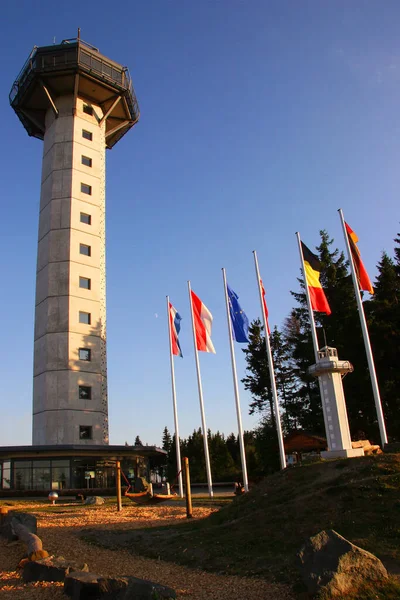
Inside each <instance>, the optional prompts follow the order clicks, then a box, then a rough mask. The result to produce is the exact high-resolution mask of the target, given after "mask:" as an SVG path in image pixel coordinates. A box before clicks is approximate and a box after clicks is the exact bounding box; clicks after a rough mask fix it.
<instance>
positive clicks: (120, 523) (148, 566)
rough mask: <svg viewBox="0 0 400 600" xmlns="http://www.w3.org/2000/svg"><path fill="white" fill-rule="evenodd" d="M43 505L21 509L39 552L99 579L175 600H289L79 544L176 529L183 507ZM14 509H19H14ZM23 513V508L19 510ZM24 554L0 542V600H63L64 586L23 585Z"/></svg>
mask: <svg viewBox="0 0 400 600" xmlns="http://www.w3.org/2000/svg"><path fill="white" fill-rule="evenodd" d="M39 507H40V508H41V509H43V504H38V503H32V504H30V505H29V506H28V505H27V504H26V503H24V505H23V510H24V511H26V512H32V513H34V514H36V516H37V518H38V535H39V536H40V538H41V539H42V541H43V547H44V548H45V549H46V550H47V551H48V552H49V553H50V554H54V555H56V556H60V555H61V556H64V557H65V558H66V559H74V560H77V561H79V562H86V563H87V564H88V565H89V569H90V571H92V572H95V573H99V574H101V575H114V576H117V575H134V576H135V577H141V578H143V579H151V580H153V581H156V582H158V583H162V584H164V585H168V586H170V587H172V588H174V589H175V590H176V592H177V597H178V599H193V600H204V599H206V598H207V599H215V600H232V597H233V598H235V597H237V598H244V599H249V600H252V599H254V600H258V599H260V600H261V599H263V600H293V599H294V598H295V596H294V595H293V594H292V592H291V590H290V588H289V587H288V586H284V585H279V584H271V583H268V582H266V581H263V580H260V579H251V578H243V577H234V576H227V575H220V574H214V573H207V572H205V571H199V570H196V569H190V568H187V567H183V566H179V565H176V564H173V563H166V562H163V561H162V560H154V559H148V558H142V557H139V556H134V555H132V554H130V553H129V552H127V551H125V550H118V551H113V550H106V549H102V548H98V547H95V546H91V545H89V544H87V543H86V542H84V541H83V540H81V539H80V538H79V534H80V533H81V532H82V531H84V530H85V529H94V528H97V527H100V528H102V529H133V528H135V529H136V528H142V527H153V526H159V525H162V524H165V525H167V524H171V523H176V522H177V521H179V520H182V519H185V517H186V515H185V509H184V508H183V507H181V506H165V505H164V506H154V507H139V506H136V505H133V504H131V505H128V506H124V508H123V510H122V512H121V513H118V512H117V511H116V509H115V507H110V506H105V507H103V506H101V507H93V508H92V507H83V506H82V507H78V508H77V510H75V511H73V512H70V505H69V506H68V505H66V506H65V510H66V512H65V513H64V512H57V513H56V512H55V510H57V511H62V509H63V507H62V505H58V506H57V507H56V508H55V509H52V508H51V507H48V508H46V510H45V511H44V512H35V510H36V509H37V508H39ZM13 508H17V503H14V507H13ZM21 508H22V506H21ZM214 510H215V509H212V508H196V509H195V512H194V516H195V518H204V517H206V516H208V515H209V514H210V513H211V512H213V511H214ZM23 553H24V548H23V546H22V545H21V544H20V543H19V542H14V543H12V544H6V542H5V540H2V539H1V538H0V599H1V600H8V599H12V600H19V599H26V600H35V599H39V598H40V599H43V600H47V599H49V600H50V598H51V599H52V600H58V599H63V600H65V598H66V596H65V595H64V593H63V588H62V584H44V583H40V584H38V583H37V584H25V585H24V584H23V583H22V580H21V577H20V573H19V572H18V571H16V565H17V564H18V562H19V560H20V559H21V557H22V555H23Z"/></svg>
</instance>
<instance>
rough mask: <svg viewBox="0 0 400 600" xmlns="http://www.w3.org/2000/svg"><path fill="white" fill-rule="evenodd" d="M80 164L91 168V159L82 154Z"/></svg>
mask: <svg viewBox="0 0 400 600" xmlns="http://www.w3.org/2000/svg"><path fill="white" fill-rule="evenodd" d="M82 164H83V165H85V167H91V166H92V159H91V158H89V156H84V155H83V154H82Z"/></svg>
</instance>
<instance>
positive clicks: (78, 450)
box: [0, 444, 167, 460]
mask: <svg viewBox="0 0 400 600" xmlns="http://www.w3.org/2000/svg"><path fill="white" fill-rule="evenodd" d="M166 454H167V453H166V451H165V450H162V448H158V447H157V446H114V445H104V446H100V445H92V446H89V445H86V444H85V445H72V444H70V445H57V446H0V459H3V460H5V459H9V458H31V459H32V458H45V457H46V458H48V457H53V456H57V457H59V456H92V457H99V458H101V457H107V458H108V459H113V460H121V459H123V458H128V457H132V456H143V457H151V456H159V457H161V456H165V455H166Z"/></svg>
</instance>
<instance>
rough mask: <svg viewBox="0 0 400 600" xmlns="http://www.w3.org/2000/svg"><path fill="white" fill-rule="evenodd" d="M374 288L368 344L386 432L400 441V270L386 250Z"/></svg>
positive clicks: (369, 313)
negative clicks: (372, 359)
mask: <svg viewBox="0 0 400 600" xmlns="http://www.w3.org/2000/svg"><path fill="white" fill-rule="evenodd" d="M399 241H400V240H399ZM396 250H400V249H396ZM399 256H400V254H399ZM374 290H375V294H374V296H373V299H372V300H371V301H370V302H369V303H368V319H369V331H370V337H371V345H372V349H373V352H374V361H375V367H376V371H377V378H378V384H379V390H380V395H381V400H382V407H383V413H384V418H385V421H386V427H387V432H388V435H389V436H390V438H391V439H396V440H400V372H399V368H398V356H399V351H400V270H397V265H396V263H395V262H394V261H393V260H392V259H391V258H390V257H389V256H388V255H387V254H386V253H385V252H384V253H383V254H382V258H381V260H380V262H379V263H378V275H377V278H376V281H375V285H374Z"/></svg>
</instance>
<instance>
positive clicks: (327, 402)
mask: <svg viewBox="0 0 400 600" xmlns="http://www.w3.org/2000/svg"><path fill="white" fill-rule="evenodd" d="M352 371H353V365H352V364H351V363H349V361H348V360H339V358H338V353H337V350H336V348H329V347H328V346H325V348H321V350H319V351H318V362H317V363H316V364H315V365H312V366H311V367H309V369H308V372H309V373H310V375H313V376H314V377H318V378H319V380H320V384H321V387H322V411H323V414H324V423H325V431H326V441H327V442H328V451H327V452H321V456H322V458H348V457H351V456H364V450H363V448H352V446H351V437H350V429H349V421H348V418H347V410H346V402H345V398H344V391H343V382H342V377H344V376H345V375H346V374H347V373H351V372H352Z"/></svg>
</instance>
